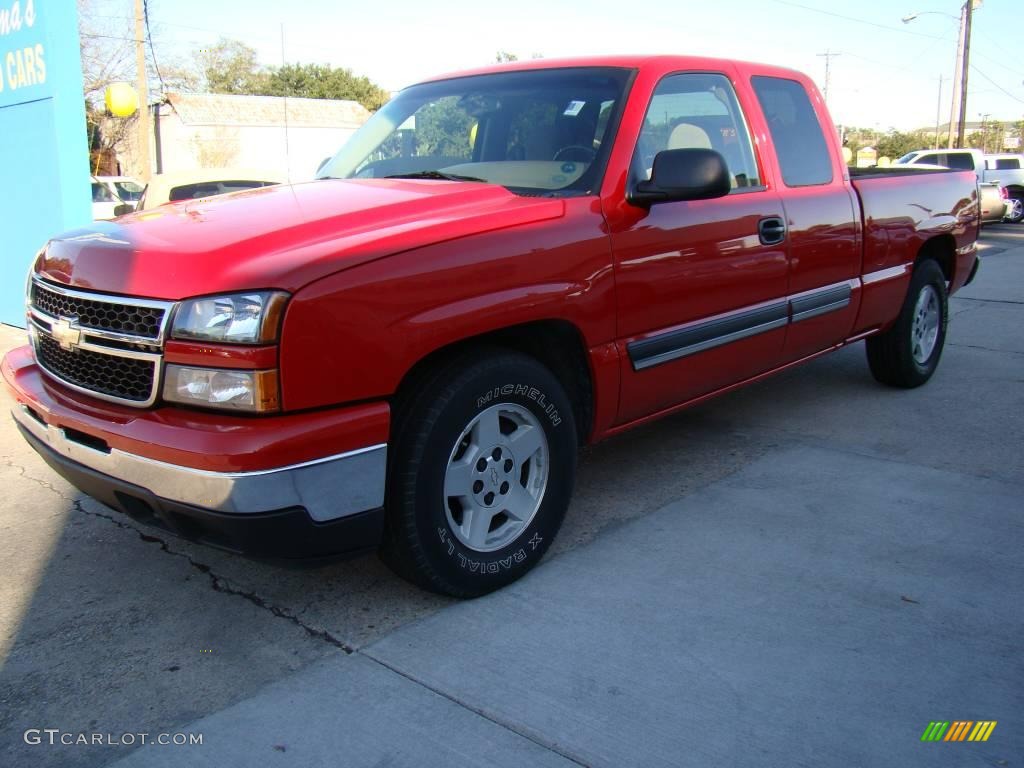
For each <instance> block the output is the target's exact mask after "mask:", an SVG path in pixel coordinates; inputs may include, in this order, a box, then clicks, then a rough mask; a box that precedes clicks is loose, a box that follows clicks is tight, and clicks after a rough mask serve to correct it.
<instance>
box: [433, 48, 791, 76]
mask: <svg viewBox="0 0 1024 768" xmlns="http://www.w3.org/2000/svg"><path fill="white" fill-rule="evenodd" d="M569 67H620V68H623V69H636V70H642V69H646V68H651V69H657V70H664V71H675V70H704V71H708V70H710V71H714V70H716V69H723V68H726V67H729V68H731V67H738V68H739V69H741V70H745V71H757V72H759V73H764V74H772V75H776V76H783V77H788V78H791V79H797V80H805V79H806V76H805V75H804V74H803V73H801V72H798V71H796V70H793V69H787V68H785V67H777V66H774V65H771V64H758V63H754V62H746V61H739V60H735V59H721V58H711V57H707V56H675V55H668V54H642V55H633V56H630V55H617V56H580V57H573V58H563V59H527V60H524V61H510V62H505V63H501V64H489V65H487V66H484V67H475V68H473V69H465V70H459V71H456V72H446V73H444V74H440V75H435V76H433V77H428V78H425V79H423V80H421V81H419V82H421V83H430V82H436V81H438V80H451V79H454V78H457V77H468V76H472V75H488V74H494V73H498V72H522V71H527V70H537V69H564V68H569Z"/></svg>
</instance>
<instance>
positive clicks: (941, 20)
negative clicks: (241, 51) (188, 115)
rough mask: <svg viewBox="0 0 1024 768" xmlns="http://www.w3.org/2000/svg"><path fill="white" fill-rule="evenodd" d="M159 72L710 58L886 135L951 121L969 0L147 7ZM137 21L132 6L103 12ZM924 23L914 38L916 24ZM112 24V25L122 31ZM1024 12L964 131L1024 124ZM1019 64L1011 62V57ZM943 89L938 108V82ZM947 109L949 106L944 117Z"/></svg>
mask: <svg viewBox="0 0 1024 768" xmlns="http://www.w3.org/2000/svg"><path fill="white" fill-rule="evenodd" d="M148 3H149V8H150V18H151V24H152V29H153V37H154V41H155V49H156V57H157V61H158V62H159V61H161V60H165V61H173V60H175V59H177V60H179V61H180V60H184V59H188V58H190V56H191V54H192V52H193V51H194V50H196V49H198V48H202V47H205V46H208V45H210V44H211V43H214V42H216V40H217V39H218V37H221V36H223V37H230V38H234V39H238V40H241V41H242V42H244V43H246V44H248V45H250V46H252V47H253V48H255V49H256V50H257V51H258V53H259V56H260V59H261V61H262V62H263V63H265V64H270V65H277V64H280V63H281V62H282V31H283V59H284V60H286V61H288V62H289V63H291V62H296V61H298V62H302V63H310V62H315V63H321V64H331V65H333V66H340V67H347V68H350V69H352V70H353V71H354V72H356V73H357V74H362V75H367V76H368V77H370V78H371V79H372V80H374V81H375V82H377V83H378V84H379V85H381V86H383V87H384V88H385V89H387V90H398V89H400V88H402V87H404V86H406V85H409V84H411V83H414V82H416V81H417V80H419V79H421V78H423V77H425V76H427V75H432V74H438V73H442V72H449V71H455V70H459V69H465V68H469V67H475V66H480V65H482V64H487V63H489V62H492V61H493V60H494V57H495V54H496V52H497V51H499V50H502V51H509V52H511V53H514V54H516V55H518V56H519V57H520V58H529V57H530V56H531V55H533V54H541V55H543V56H544V57H546V58H555V57H562V56H576V55H590V54H605V53H607V54H611V53H638V54H645V53H669V54H697V55H709V56H720V57H724V58H739V59H746V60H750V61H759V62H764V63H769V64H777V65H781V66H788V67H792V68H794V69H798V70H801V71H803V72H806V73H807V74H809V75H810V76H811V77H813V78H814V80H815V81H816V82H817V83H818V86H819V88H822V89H824V85H825V61H826V58H825V57H824V56H821V55H820V54H823V53H826V52H831V53H836V54H839V55H837V56H834V57H831V58H830V59H829V61H830V63H831V82H830V87H829V93H828V97H829V98H828V101H829V106H830V107H831V110H832V114H833V118H834V120H835V122H836V123H839V124H843V125H855V126H859V127H866V128H874V129H876V130H881V131H885V130H888V129H889V128H891V127H894V128H897V129H900V130H909V129H913V128H921V127H927V126H930V125H934V124H935V122H936V113H937V111H938V112H940V113H941V122H943V123H945V122H946V121H947V120H948V119H949V111H950V105H951V102H952V89H951V80H952V78H953V73H954V67H955V64H956V52H957V35H958V30H959V14H960V8H961V6H962V0H858V1H857V2H848V3H840V2H835V0H645V2H643V3H635V2H634V3H630V2H622V0H614V1H613V0H506V1H505V2H501V3H497V2H480V1H479V0H478V1H477V2H465V1H464V0H385V1H384V2H376V3H375V2H370V1H369V0H362V1H361V2H351V0H291V2H281V1H280V0H277V2H273V1H272V0H148ZM92 5H93V6H94V12H95V13H97V14H103V15H106V16H110V17H114V16H117V15H122V16H125V17H127V16H129V14H130V12H131V6H132V2H131V0H93V1H92ZM915 12H916V13H921V15H920V16H919V17H918V18H917V19H915V20H913V21H912V22H910V23H906V24H905V23H902V22H901V18H902V17H903V16H906V15H909V14H912V13H915ZM111 22H112V23H114V20H113V19H111ZM1022 30H1024V0H983V4H982V6H981V7H980V8H979V9H977V10H976V11H975V13H974V25H973V34H972V40H971V65H972V66H971V70H970V75H969V84H968V94H969V98H968V104H967V119H968V120H969V121H973V120H978V119H980V118H981V116H982V115H989V116H991V117H992V118H995V119H999V120H1003V121H1016V120H1021V119H1024V62H1022V60H1021V58H1020V56H1019V51H1020V36H1021V32H1022ZM1014 51H1016V52H1018V54H1017V55H1011V53H1012V52H1014ZM940 76H941V77H942V78H943V79H944V82H943V84H942V92H941V101H940V100H939V96H940V92H939V78H940ZM940 105H941V107H940Z"/></svg>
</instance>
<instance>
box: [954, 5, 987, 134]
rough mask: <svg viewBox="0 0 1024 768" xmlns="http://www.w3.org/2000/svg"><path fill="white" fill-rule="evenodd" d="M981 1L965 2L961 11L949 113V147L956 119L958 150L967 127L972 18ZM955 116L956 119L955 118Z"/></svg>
mask: <svg viewBox="0 0 1024 768" xmlns="http://www.w3.org/2000/svg"><path fill="white" fill-rule="evenodd" d="M980 5H981V0H965V2H964V5H963V7H962V8H961V9H960V40H959V43H958V44H957V49H956V74H955V75H954V79H953V105H952V107H951V108H950V113H949V145H948V146H949V147H950V148H952V147H953V146H954V139H953V120H954V119H956V121H957V122H956V144H955V146H956V147H957V148H962V147H963V145H964V130H965V128H966V127H967V72H968V70H969V69H970V65H971V18H972V15H973V12H974V9H975V7H977V6H980ZM954 116H955V117H954Z"/></svg>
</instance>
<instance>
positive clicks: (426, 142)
mask: <svg viewBox="0 0 1024 768" xmlns="http://www.w3.org/2000/svg"><path fill="white" fill-rule="evenodd" d="M629 75H630V71H629V70H626V69H617V68H604V67H602V68H596V67H586V68H569V69H547V70H530V71H522V72H499V73H494V74H488V75H475V76H471V77H460V78H456V79H453V80H442V81H439V82H434V83H424V84H422V85H414V86H412V87H411V88H407V89H406V90H404V91H402V92H401V93H399V94H398V95H397V96H396V97H395V98H394V99H392V100H391V101H390V102H388V103H387V104H386V105H385V106H384V107H383V108H382V109H380V110H379V111H378V112H377V113H376V114H374V115H373V117H371V118H370V120H368V121H367V123H366V124H365V125H364V126H363V127H362V128H360V129H359V130H358V131H357V132H356V133H355V135H353V136H352V138H351V139H349V140H348V142H347V143H346V144H345V145H344V146H343V147H342V148H341V150H340V151H339V152H338V154H337V155H335V156H334V157H333V158H331V159H330V160H329V161H328V162H327V163H325V164H324V166H323V167H322V168H321V169H320V171H319V172H318V174H317V176H318V178H342V179H352V178H357V179H380V178H389V177H391V178H394V177H405V178H409V177H412V178H416V177H419V178H452V177H454V178H456V179H459V178H462V179H467V180H478V181H486V182H489V183H492V184H500V185H502V186H505V187H508V188H509V189H510V190H512V191H513V192H519V193H523V194H552V195H555V194H586V193H589V192H590V191H591V190H593V189H594V188H595V187H596V186H597V185H598V183H599V182H600V176H601V172H602V170H603V168H604V163H605V161H606V159H607V154H608V152H609V151H610V149H611V140H612V137H613V135H614V128H615V124H616V123H617V115H618V112H619V107H620V106H621V102H622V99H623V97H624V92H625V87H626V82H627V80H628V78H629Z"/></svg>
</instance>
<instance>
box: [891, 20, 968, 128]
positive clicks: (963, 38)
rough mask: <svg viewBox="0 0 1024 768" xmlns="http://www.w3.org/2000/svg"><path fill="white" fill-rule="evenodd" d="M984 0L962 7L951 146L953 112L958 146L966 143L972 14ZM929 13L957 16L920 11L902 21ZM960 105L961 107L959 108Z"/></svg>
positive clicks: (905, 22) (951, 116) (951, 115)
mask: <svg viewBox="0 0 1024 768" xmlns="http://www.w3.org/2000/svg"><path fill="white" fill-rule="evenodd" d="M981 3H982V0H965V2H964V4H963V7H962V8H961V9H960V40H959V42H958V44H957V53H956V61H957V66H956V74H955V75H954V77H953V106H952V107H951V108H950V115H949V122H950V130H949V146H950V147H952V146H953V126H952V123H953V112H954V111H955V112H957V113H958V119H957V124H956V146H957V147H958V148H960V147H963V145H964V127H965V125H966V122H967V72H968V70H969V69H970V56H971V16H972V14H973V12H974V9H975V8H980V7H981ZM927 14H933V15H936V16H946V17H948V18H956V17H955V16H953V15H951V14H948V13H943V12H942V11H918V12H916V13H911V14H908V15H906V16H904V17H903V18H902V19H901V21H902V22H903V23H904V24H909V23H910V22H912V21H913V20H914V19H916V18H918V17H919V16H925V15H927ZM957 107H959V109H957Z"/></svg>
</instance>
